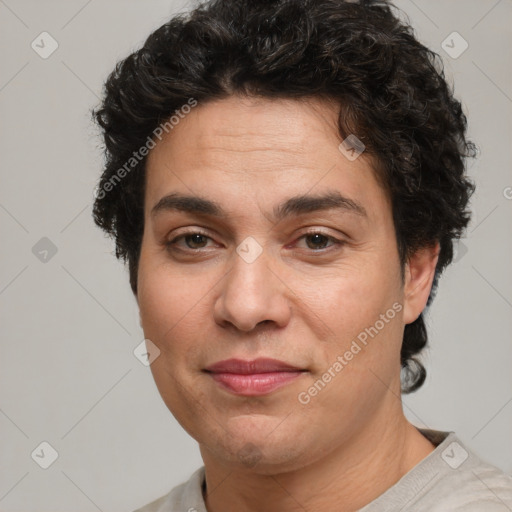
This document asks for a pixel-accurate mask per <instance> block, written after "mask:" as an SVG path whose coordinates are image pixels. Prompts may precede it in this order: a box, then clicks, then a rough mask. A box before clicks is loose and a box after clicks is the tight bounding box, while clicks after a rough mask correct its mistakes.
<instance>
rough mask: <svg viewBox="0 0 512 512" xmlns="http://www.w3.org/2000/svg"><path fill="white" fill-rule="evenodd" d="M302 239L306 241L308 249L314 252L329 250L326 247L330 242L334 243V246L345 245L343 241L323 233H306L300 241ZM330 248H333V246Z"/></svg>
mask: <svg viewBox="0 0 512 512" xmlns="http://www.w3.org/2000/svg"><path fill="white" fill-rule="evenodd" d="M302 239H304V240H305V241H306V246H307V248H308V249H311V250H313V251H314V252H318V251H319V250H322V249H326V248H328V247H326V244H327V243H329V242H332V244H333V245H342V244H343V242H342V241H341V240H338V239H337V238H334V237H333V236H331V235H327V234H325V233H322V232H321V231H311V232H309V233H305V234H304V235H302V236H301V237H300V238H299V239H298V240H302ZM330 247H332V245H331V246H330Z"/></svg>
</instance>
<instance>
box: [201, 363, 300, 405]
mask: <svg viewBox="0 0 512 512" xmlns="http://www.w3.org/2000/svg"><path fill="white" fill-rule="evenodd" d="M205 371H206V372H207V373H208V374H209V375H211V377H212V378H213V380H214V381H215V382H217V383H218V384H219V385H220V386H222V387H223V388H224V389H226V390H228V391H230V392H232V393H234V394H237V395H244V396H257V395H265V394H267V393H270V392H272V391H275V390H277V389H279V388H281V387H283V386H285V385H286V384H289V383H290V382H292V381H293V380H295V379H296V378H298V377H300V376H301V375H302V374H303V373H304V372H305V371H306V370H304V369H302V368H299V367H297V366H293V365H290V364H288V363H285V362H283V361H279V360H277V359H268V358H258V359H254V360H252V361H245V360H243V359H226V360H224V361H219V362H217V363H215V364H212V365H210V366H208V367H207V368H206V369H205Z"/></svg>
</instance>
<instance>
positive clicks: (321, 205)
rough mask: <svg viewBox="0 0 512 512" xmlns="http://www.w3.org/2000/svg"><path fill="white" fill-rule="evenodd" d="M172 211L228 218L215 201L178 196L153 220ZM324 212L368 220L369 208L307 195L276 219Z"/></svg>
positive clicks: (333, 196) (277, 212)
mask: <svg viewBox="0 0 512 512" xmlns="http://www.w3.org/2000/svg"><path fill="white" fill-rule="evenodd" d="M170 210H174V211H181V212H186V213H191V214H197V215H207V216H211V217H218V218H227V217H228V214H227V212H226V211H225V210H224V209H223V208H222V206H221V205H220V204H218V203H217V202H215V201H211V200H209V199H205V198H203V197H199V196H191V195H182V194H178V193H172V194H169V195H166V196H164V197H162V198H161V199H160V200H159V201H158V202H157V203H156V204H155V205H154V206H153V208H152V209H151V217H155V216H156V215H157V214H159V213H161V212H164V211H170ZM324 210H341V211H343V212H347V213H353V214H356V215H360V216H363V217H366V216H367V213H366V210H365V208H364V207H363V206H362V205H361V204H360V203H358V202H357V201H354V200H353V199H350V198H348V197H345V196H343V195H341V194H340V193H339V192H337V191H330V192H327V193H324V194H319V195H306V194H304V195H298V196H293V197H290V198H289V199H286V200H285V201H283V202H282V203H280V204H279V205H277V206H275V207H274V210H273V218H274V219H275V221H276V222H279V221H281V220H283V219H285V218H287V217H291V216H298V215H301V214H305V213H312V212H317V211H324Z"/></svg>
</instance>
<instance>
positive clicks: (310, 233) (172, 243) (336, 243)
mask: <svg viewBox="0 0 512 512" xmlns="http://www.w3.org/2000/svg"><path fill="white" fill-rule="evenodd" d="M193 235H201V236H203V237H205V238H208V239H210V240H211V237H210V236H208V234H207V233H205V232H203V231H200V230H196V231H188V232H186V233H182V234H180V235H178V236H177V237H175V238H173V239H172V240H170V241H168V242H166V243H165V245H166V247H167V248H168V249H169V250H176V251H181V252H192V253H198V252H200V251H201V249H191V248H186V249H181V248H175V247H173V246H175V245H176V242H177V241H178V240H180V239H182V238H186V237H189V236H193ZM313 235H321V236H323V237H325V238H327V241H330V242H332V243H333V245H332V246H331V248H332V247H334V246H342V245H344V243H345V242H343V241H342V240H338V239H337V238H335V237H333V236H332V235H328V234H327V233H324V232H323V231H319V230H312V231H308V232H306V233H303V234H302V235H301V236H300V237H299V238H298V240H301V239H302V238H305V237H308V236H313ZM306 250H307V249H306ZM309 250H310V251H312V252H313V253H321V254H323V253H325V252H327V251H329V252H330V248H322V249H319V250H314V249H309Z"/></svg>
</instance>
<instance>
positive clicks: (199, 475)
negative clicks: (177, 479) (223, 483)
mask: <svg viewBox="0 0 512 512" xmlns="http://www.w3.org/2000/svg"><path fill="white" fill-rule="evenodd" d="M203 478H204V466H203V467H201V468H199V469H198V470H197V471H195V472H194V473H193V474H192V476H191V477H190V478H189V479H188V480H187V481H186V482H183V483H182V484H180V485H177V486H176V487H174V488H173V489H172V490H171V491H170V492H169V493H167V494H166V495H165V496H162V497H161V498H158V499H157V500H155V501H152V502H151V503H148V504H147V505H144V506H143V507H141V508H138V509H137V510H135V511H134V512H178V511H179V512H206V508H205V505H204V500H203V495H202V491H201V485H202V482H203Z"/></svg>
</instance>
